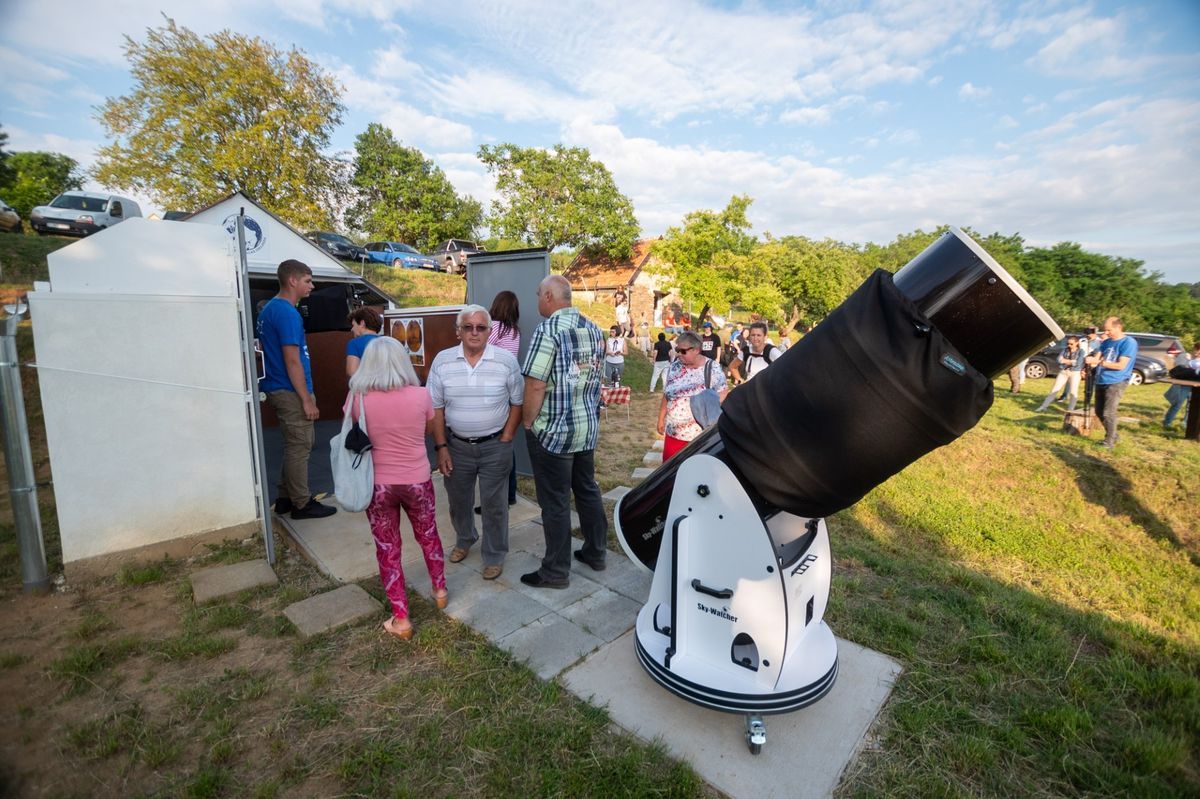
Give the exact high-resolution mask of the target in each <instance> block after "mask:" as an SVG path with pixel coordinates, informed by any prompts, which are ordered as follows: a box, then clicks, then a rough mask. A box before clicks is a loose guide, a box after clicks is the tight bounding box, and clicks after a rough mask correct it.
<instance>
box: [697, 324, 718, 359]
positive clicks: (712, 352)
mask: <svg viewBox="0 0 1200 799" xmlns="http://www.w3.org/2000/svg"><path fill="white" fill-rule="evenodd" d="M700 353H701V354H702V355H704V357H706V358H709V359H710V360H714V361H715V360H716V359H717V356H718V355H720V354H721V337H720V336H718V335H717V334H716V333H714V332H713V326H712V322H705V323H704V335H702V336H701V337H700Z"/></svg>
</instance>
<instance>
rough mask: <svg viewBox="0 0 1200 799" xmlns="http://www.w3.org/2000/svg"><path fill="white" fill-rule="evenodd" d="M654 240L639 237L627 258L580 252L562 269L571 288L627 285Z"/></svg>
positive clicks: (647, 253)
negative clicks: (564, 269)
mask: <svg viewBox="0 0 1200 799" xmlns="http://www.w3.org/2000/svg"><path fill="white" fill-rule="evenodd" d="M654 242H655V239H642V240H641V241H639V242H637V243H636V244H634V245H633V254H632V255H630V256H629V257H628V258H620V259H613V258H612V257H611V256H609V255H608V254H607V253H603V252H601V253H594V254H589V253H588V252H587V251H583V252H580V253H579V255H576V256H575V259H574V260H572V261H571V265H570V266H568V267H567V269H566V271H565V272H563V277H565V278H566V279H567V280H569V281H570V283H571V288H573V289H582V290H585V291H591V290H596V289H615V288H618V287H621V286H628V285H630V284H631V283H633V281H634V280H635V279H636V278H637V276H638V272H640V271H641V269H642V267H643V266H645V265H646V261H648V260H649V259H650V245H651V244H653V243H654Z"/></svg>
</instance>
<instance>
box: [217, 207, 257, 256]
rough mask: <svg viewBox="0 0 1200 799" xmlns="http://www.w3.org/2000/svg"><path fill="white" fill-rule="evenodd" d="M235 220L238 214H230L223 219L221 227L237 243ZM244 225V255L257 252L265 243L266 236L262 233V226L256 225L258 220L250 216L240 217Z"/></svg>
mask: <svg viewBox="0 0 1200 799" xmlns="http://www.w3.org/2000/svg"><path fill="white" fill-rule="evenodd" d="M237 218H238V214H230V215H229V216H227V217H225V221H224V222H222V223H221V227H223V228H225V232H226V233H228V234H229V235H230V237H232V238H233V240H234V241H235V242H236V241H237ZM242 219H243V220H245V223H246V254H247V255H249V254H250V253H255V252H258V251H259V250H261V249H262V247H263V245H264V244H266V243H267V234H266V233H264V232H263V229H262V225H260V224H258V220H256V219H255V218H254V217H252V216H250V215H248V214H247V215H246V216H244V217H242Z"/></svg>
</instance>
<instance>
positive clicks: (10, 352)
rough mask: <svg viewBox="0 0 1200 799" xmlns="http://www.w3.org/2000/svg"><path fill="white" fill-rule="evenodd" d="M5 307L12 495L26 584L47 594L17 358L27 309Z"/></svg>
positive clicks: (1, 366) (2, 353) (7, 458)
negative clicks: (6, 313) (20, 328)
mask: <svg viewBox="0 0 1200 799" xmlns="http://www.w3.org/2000/svg"><path fill="white" fill-rule="evenodd" d="M5 310H6V311H8V312H9V314H8V316H7V317H6V318H5V319H4V333H3V334H2V335H0V401H2V402H3V406H4V412H3V414H0V416H2V417H3V422H4V462H5V464H7V466H8V496H9V500H10V502H11V504H12V509H13V521H14V522H15V523H16V527H17V547H18V551H19V553H20V557H21V582H22V586H23V588H24V590H25V593H27V594H34V593H36V594H45V593H49V592H50V588H51V585H50V576H49V574H48V573H47V571H46V545H45V543H44V542H43V541H42V519H41V514H40V513H39V512H38V500H37V484H36V483H35V482H34V479H33V454H32V452H31V451H30V448H29V427H28V424H27V422H26V419H25V397H24V395H23V394H22V393H21V371H20V370H21V365H20V363H19V362H18V359H17V323H18V322H20V320H21V316H22V314H24V313H25V306H24V305H16V306H8V307H6V308H5Z"/></svg>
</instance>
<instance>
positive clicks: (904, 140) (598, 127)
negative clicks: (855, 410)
mask: <svg viewBox="0 0 1200 799" xmlns="http://www.w3.org/2000/svg"><path fill="white" fill-rule="evenodd" d="M162 13H166V14H168V15H170V16H171V17H173V18H174V19H175V20H176V21H177V22H178V23H180V24H181V25H184V26H187V27H189V28H191V29H192V30H194V31H196V32H198V33H201V34H205V33H211V32H213V31H217V30H220V29H223V28H228V29H231V30H235V31H238V32H241V33H245V34H248V35H257V36H261V37H263V38H264V39H267V40H269V41H271V42H272V43H274V44H275V45H276V46H277V47H280V48H281V49H286V48H289V47H291V46H293V45H294V46H296V47H299V48H300V49H302V50H304V51H305V52H306V53H307V54H308V55H309V57H311V58H313V59H314V60H316V61H318V62H319V63H321V64H322V65H323V66H324V67H325V68H326V69H327V70H328V71H329V72H330V73H332V74H333V75H335V76H336V77H337V79H338V80H339V81H340V82H341V84H342V85H343V86H344V88H345V101H346V104H347V107H348V109H347V113H346V115H345V120H344V123H343V124H342V126H341V127H340V128H339V129H338V130H337V132H336V134H335V137H334V143H335V146H336V147H337V148H338V149H349V148H351V147H352V146H353V141H354V137H355V135H357V134H358V133H359V132H361V131H362V130H363V129H364V128H365V127H366V125H367V124H368V123H369V122H382V123H384V124H386V125H388V126H389V127H390V128H391V129H392V130H393V131H394V132H395V134H396V135H397V136H398V137H399V138H401V139H402V140H403V141H404V142H405V143H407V144H411V145H414V146H417V147H420V148H421V149H422V150H423V151H425V152H426V153H427V154H429V155H430V156H432V157H433V158H434V159H435V160H436V161H437V162H438V163H439V164H440V165H441V166H442V168H443V169H444V170H445V171H446V173H447V174H448V175H449V176H450V179H451V180H452V181H453V182H454V184H455V185H456V187H457V188H458V189H459V191H460V192H464V193H468V194H471V195H473V196H475V197H477V198H479V199H481V200H483V201H484V202H485V203H486V202H487V201H489V200H490V199H491V198H492V196H493V185H492V182H491V180H490V179H489V178H488V175H487V174H486V172H485V170H484V169H483V168H482V166H481V165H480V164H479V162H478V161H477V160H476V158H475V152H476V150H477V148H478V146H479V145H480V144H489V143H497V142H502V141H512V142H515V143H517V144H521V145H526V146H550V145H552V144H554V143H555V142H563V143H565V144H568V145H575V146H584V147H587V148H589V149H590V150H591V152H592V154H593V156H595V157H597V158H599V159H600V160H602V161H603V162H604V163H605V164H607V166H608V167H609V169H610V170H612V172H613V174H614V176H615V177H616V180H617V184H618V185H619V186H620V188H621V189H622V191H624V192H625V193H626V194H627V195H629V196H630V197H631V199H632V200H633V202H634V206H635V208H636V210H637V214H638V218H639V221H640V222H641V225H642V228H643V232H644V234H646V235H657V234H659V233H661V232H663V231H664V230H665V229H666V228H667V227H668V226H669V225H673V224H677V223H679V221H680V220H681V218H682V216H683V215H684V214H685V213H687V212H688V211H690V210H694V209H697V208H720V207H723V206H724V204H725V203H726V202H727V201H728V199H729V197H730V196H731V195H733V194H749V195H750V196H752V197H754V199H755V202H754V204H753V206H751V213H750V216H751V220H752V221H753V223H754V225H755V230H756V231H758V232H760V233H761V232H763V231H770V232H771V233H773V234H775V235H783V234H801V235H805V236H810V237H814V238H823V237H827V236H828V237H832V238H835V239H840V240H843V241H853V242H865V241H876V242H881V243H882V242H886V241H889V240H891V239H892V238H894V237H895V236H896V235H897V234H900V233H906V232H909V231H911V230H913V229H915V228H918V227H921V228H925V229H931V228H933V227H936V226H937V225H939V224H955V225H960V226H962V225H969V226H971V227H973V228H975V229H976V230H979V231H981V232H983V233H990V232H992V231H999V232H1001V233H1006V234H1009V233H1020V234H1021V235H1022V236H1024V237H1025V239H1026V241H1027V242H1028V243H1030V244H1035V245H1049V244H1053V243H1055V242H1058V241H1064V240H1068V241H1078V242H1080V243H1082V244H1083V245H1084V246H1085V247H1086V248H1088V249H1090V250H1094V251H1098V252H1103V253H1108V254H1111V255H1120V256H1126V257H1130V258H1137V259H1140V260H1143V261H1145V262H1146V267H1147V268H1148V269H1153V270H1157V271H1160V272H1163V273H1164V275H1165V277H1166V279H1167V280H1169V281H1172V282H1174V281H1188V282H1196V281H1200V256H1198V254H1197V253H1198V250H1200V146H1198V145H1200V3H1197V2H1195V0H1158V1H1157V2H1153V1H1152V2H1141V3H1132V2H1130V3H1119V2H1076V1H1075V0H1060V1H1058V2H1055V0H1048V1H1047V0H1043V1H1042V2H1002V1H1001V0H959V1H958V2H953V3H946V2H941V1H939V2H932V1H931V0H912V1H910V2H900V1H898V0H897V1H893V0H880V1H879V2H860V1H859V0H824V1H818V2H810V3H789V2H767V1H761V0H760V2H750V3H735V2H708V3H698V2H684V1H683V0H659V1H658V2H653V3H626V2H612V0H609V2H576V1H574V0H554V1H552V2H541V1H540V0H505V1H504V2H474V3H471V2H455V1H454V0H437V1H436V2H424V0H205V2H203V3H194V2H188V3H164V2H163V1H162V0H111V1H110V2H106V3H96V2H75V0H67V2H58V3H45V2H40V1H35V0H0V18H3V19H4V20H5V23H4V25H3V26H2V29H0V74H3V75H4V76H5V79H4V81H3V82H2V84H3V85H2V86H0V125H3V127H4V129H5V130H6V131H8V133H9V136H10V149H15V150H28V149H49V150H56V151H59V152H65V153H67V154H69V155H71V156H73V157H75V158H77V159H78V160H79V161H80V162H82V163H83V164H85V165H88V164H90V163H91V162H92V160H93V158H94V156H93V153H94V150H95V148H96V147H97V146H98V145H100V144H102V143H103V142H104V132H103V130H102V129H101V127H100V126H99V125H98V124H97V123H96V122H95V120H94V118H93V107H94V106H95V105H97V104H99V103H100V102H102V101H103V98H105V97H107V96H114V95H118V94H121V93H124V92H125V91H127V90H128V88H129V85H130V83H129V73H128V68H127V64H126V62H125V60H124V56H123V53H122V49H121V45H122V35H124V34H128V35H130V36H132V37H134V38H141V37H142V36H143V35H144V31H145V29H146V28H147V27H154V26H158V25H160V24H161V21H162V17H161V14H162Z"/></svg>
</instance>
